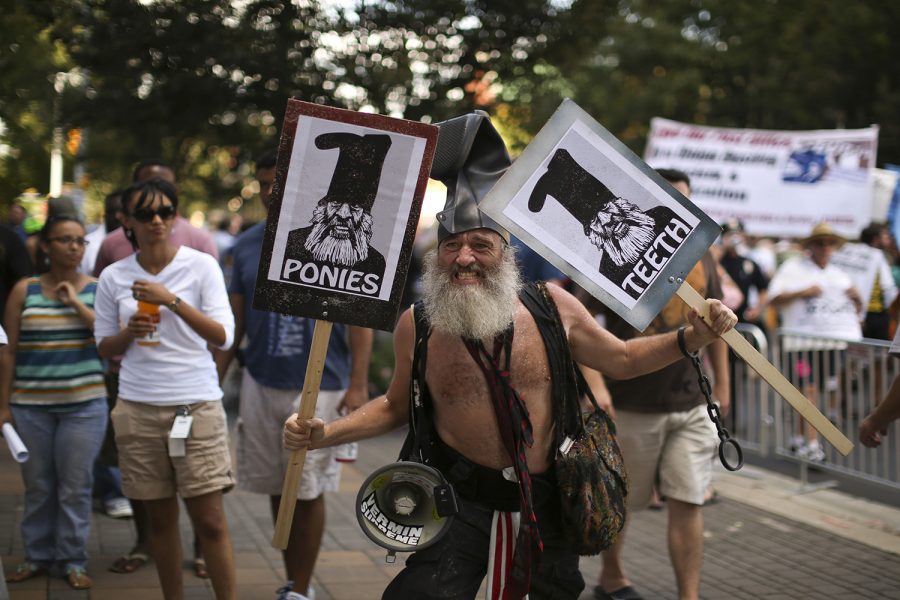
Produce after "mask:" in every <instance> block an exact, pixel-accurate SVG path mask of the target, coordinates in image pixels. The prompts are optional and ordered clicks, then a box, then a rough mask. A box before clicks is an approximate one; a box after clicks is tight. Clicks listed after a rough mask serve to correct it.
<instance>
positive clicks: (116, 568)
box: [109, 552, 150, 573]
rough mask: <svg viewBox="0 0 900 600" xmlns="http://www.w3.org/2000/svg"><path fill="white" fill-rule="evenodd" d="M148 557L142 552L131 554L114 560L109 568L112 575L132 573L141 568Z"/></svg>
mask: <svg viewBox="0 0 900 600" xmlns="http://www.w3.org/2000/svg"><path fill="white" fill-rule="evenodd" d="M148 560H150V557H149V556H148V555H147V554H145V553H143V552H131V553H129V554H125V555H123V556H120V557H119V558H117V559H116V562H114V563H113V564H112V566H111V567H110V568H109V570H110V571H112V572H113V573H134V572H135V571H137V570H138V569H140V568H141V567H143V566H144V565H145V564H146V563H147V561H148Z"/></svg>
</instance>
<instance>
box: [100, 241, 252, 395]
mask: <svg viewBox="0 0 900 600" xmlns="http://www.w3.org/2000/svg"><path fill="white" fill-rule="evenodd" d="M136 279H143V280H146V281H151V282H158V283H161V284H163V285H164V286H166V289H168V290H169V291H170V292H172V293H173V294H175V295H176V296H178V297H179V298H181V300H182V301H183V302H186V303H188V304H190V305H191V306H193V307H194V308H197V309H199V310H200V311H202V312H203V313H204V314H205V315H206V316H208V317H210V318H211V319H213V320H214V321H216V322H217V323H219V324H221V325H222V326H223V327H224V328H225V344H224V345H223V346H222V348H223V349H225V348H228V347H230V346H231V344H232V342H233V340H234V315H233V314H232V313H231V306H230V304H229V303H228V294H227V293H226V291H225V280H224V278H223V277H222V270H221V268H220V267H219V264H218V263H217V262H216V259H215V258H213V257H212V256H210V255H209V254H205V253H203V252H198V251H197V250H194V249H192V248H188V247H187V246H181V247H180V248H178V252H177V253H176V254H175V258H173V259H172V262H170V263H169V264H168V265H166V267H165V268H164V269H163V270H162V271H160V272H159V273H158V274H157V275H151V274H150V273H148V272H147V271H145V270H144V269H143V268H142V267H141V265H140V264H139V263H138V262H137V255H136V254H133V255H131V256H129V257H127V258H123V259H122V260H120V261H118V262H115V263H113V264H111V265H110V266H109V267H107V268H106V269H104V270H103V273H101V274H100V282H99V284H98V285H97V296H96V299H95V302H94V311H95V312H96V321H95V323H94V335H95V337H96V338H97V344H99V343H100V340H102V339H103V338H104V337H108V336H111V335H116V334H117V333H119V331H120V328H121V327H122V326H124V324H125V323H127V322H128V319H129V318H130V317H131V315H133V314H134V313H135V312H136V311H137V301H136V300H135V299H134V297H133V296H132V292H131V286H132V284H133V283H134V281H135V280H136ZM159 316H160V320H159V325H158V326H157V331H158V332H159V338H160V343H159V345H158V346H141V345H140V344H137V343H136V342H132V343H131V344H130V345H129V346H128V349H127V350H126V351H125V357H124V358H123V359H122V370H121V371H120V373H119V397H121V398H124V399H125V400H131V401H135V402H145V403H147V404H155V405H159V406H171V405H176V404H185V403H186V402H199V401H204V400H220V399H221V398H222V389H221V388H220V387H219V380H218V376H217V374H216V366H215V363H214V362H213V357H212V354H211V353H210V351H209V349H208V348H207V344H206V341H205V340H204V339H203V338H202V337H200V336H199V335H198V334H197V332H195V331H194V330H193V329H191V328H190V326H189V325H188V324H187V323H185V322H184V320H183V319H182V318H181V317H179V316H178V315H176V314H174V313H172V312H171V311H170V310H169V309H167V308H165V307H161V308H160V311H159Z"/></svg>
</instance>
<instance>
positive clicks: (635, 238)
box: [590, 199, 655, 267]
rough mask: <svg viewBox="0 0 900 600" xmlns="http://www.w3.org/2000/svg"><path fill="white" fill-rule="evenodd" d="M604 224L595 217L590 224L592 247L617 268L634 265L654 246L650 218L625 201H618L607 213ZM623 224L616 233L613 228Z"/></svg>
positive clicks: (599, 218)
mask: <svg viewBox="0 0 900 600" xmlns="http://www.w3.org/2000/svg"><path fill="white" fill-rule="evenodd" d="M605 212H606V214H605V219H603V220H606V224H603V220H601V214H603V213H602V212H601V213H597V216H596V217H594V221H593V222H592V223H591V231H590V240H591V243H592V244H594V245H595V246H597V247H598V248H600V249H601V250H603V251H604V253H605V254H606V255H607V256H609V258H610V259H611V260H612V261H613V262H614V263H615V264H616V265H618V266H620V267H621V266H622V265H624V264H631V263H634V262H637V260H638V259H639V258H640V257H641V254H642V253H643V252H644V250H646V249H647V247H648V246H649V245H650V244H652V243H653V238H654V232H653V227H654V225H655V223H654V221H653V217H651V216H649V215H647V214H645V213H644V212H642V211H641V209H639V208H638V207H637V206H635V205H634V204H632V203H630V202H628V201H627V200H622V199H619V200H618V201H616V202H615V203H613V204H612V205H610V206H609V207H608V208H607V209H606V211H605ZM620 223H624V227H623V228H621V229H620V230H619V231H617V230H616V226H617V225H619V224H620Z"/></svg>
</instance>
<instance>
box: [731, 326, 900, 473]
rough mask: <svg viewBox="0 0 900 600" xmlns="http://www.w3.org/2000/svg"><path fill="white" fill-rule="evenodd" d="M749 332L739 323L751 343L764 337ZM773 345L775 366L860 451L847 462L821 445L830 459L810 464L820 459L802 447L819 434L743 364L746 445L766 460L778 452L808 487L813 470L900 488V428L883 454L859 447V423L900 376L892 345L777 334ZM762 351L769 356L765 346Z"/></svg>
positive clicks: (894, 427)
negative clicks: (792, 464)
mask: <svg viewBox="0 0 900 600" xmlns="http://www.w3.org/2000/svg"><path fill="white" fill-rule="evenodd" d="M750 327H752V326H747V325H741V326H739V330H740V331H741V333H742V334H743V335H745V336H747V337H750V336H754V337H755V336H756V335H762V332H761V331H759V330H758V329H757V328H753V329H757V332H758V334H757V332H753V331H752V330H750V329H749V328H750ZM751 339H753V338H751ZM762 339H765V336H764V335H762ZM774 341H775V343H774V344H773V345H772V348H771V351H772V352H771V355H770V360H771V361H772V363H773V364H774V365H775V366H776V367H777V368H778V369H779V370H780V371H781V372H782V373H783V374H784V375H785V377H787V378H788V379H789V380H790V381H791V383H793V384H794V386H795V387H796V388H797V389H798V390H800V392H801V393H803V395H804V396H806V397H807V399H809V400H810V401H811V402H813V403H814V404H815V405H816V406H817V407H818V408H819V410H821V411H822V412H823V413H824V414H825V415H826V416H827V417H828V418H829V419H830V420H831V421H832V422H833V423H834V425H835V426H836V427H837V428H838V429H839V430H840V431H841V432H842V433H843V434H844V435H846V436H847V437H848V438H850V440H851V441H853V442H854V444H855V447H854V449H853V451H852V452H851V453H850V454H849V455H848V456H846V457H845V456H841V454H840V453H838V452H837V451H836V450H835V449H834V448H832V447H831V446H830V445H829V444H828V443H827V442H825V441H824V440H822V441H821V447H822V448H823V450H824V460H823V461H820V460H812V459H814V458H818V457H816V456H815V454H814V453H813V454H811V453H810V452H809V450H808V445H807V450H803V447H804V444H802V443H800V442H801V440H805V439H809V440H812V439H821V436H816V435H814V433H815V432H814V431H813V430H811V429H809V426H808V425H805V424H804V423H802V419H801V418H800V416H799V414H798V413H797V412H796V411H795V410H794V409H793V408H792V407H791V405H790V404H789V403H787V402H786V401H784V399H783V398H781V396H780V395H778V394H777V393H775V392H774V391H773V390H772V389H771V388H770V387H769V386H768V385H767V384H765V382H763V381H762V380H761V378H759V377H758V376H757V375H756V374H755V373H752V370H751V369H749V368H748V367H747V366H746V365H743V364H742V363H741V364H737V365H735V369H734V371H733V372H734V376H735V384H734V386H733V389H734V390H735V393H734V399H733V406H734V409H735V425H734V431H735V433H736V437H738V439H739V440H740V442H741V444H742V445H744V446H746V447H747V448H749V449H751V450H757V451H758V452H760V453H761V454H763V455H766V454H768V453H769V452H774V453H775V455H777V456H779V457H781V458H783V459H786V460H791V461H795V462H797V464H798V465H799V466H800V467H801V480H802V482H803V483H804V485H805V484H806V471H807V468H808V467H809V466H810V465H813V464H815V465H816V466H817V467H818V468H820V469H823V470H827V471H831V472H835V473H842V474H845V475H850V476H853V477H858V478H860V479H864V480H867V481H870V482H874V483H879V484H884V485H888V486H891V487H896V488H900V422H897V421H895V422H894V423H892V424H891V425H890V426H889V429H888V435H887V437H886V438H885V439H884V441H883V442H882V444H881V446H880V447H879V448H877V449H869V448H866V447H865V446H863V445H862V444H860V443H859V442H858V435H857V433H858V430H859V424H860V421H861V420H862V419H863V418H864V417H865V416H866V415H867V414H869V412H871V410H872V409H873V408H874V407H875V406H876V404H877V403H878V402H880V401H882V400H883V399H884V397H885V395H886V394H887V392H888V390H889V389H890V385H891V382H892V381H893V380H894V378H895V377H897V376H898V374H900V361H898V360H896V359H892V358H890V357H889V356H888V348H889V346H890V344H889V343H888V342H884V341H881V340H869V339H865V340H862V341H860V342H846V341H843V340H837V339H834V338H829V337H827V336H812V335H808V334H798V333H795V332H791V331H788V330H778V331H777V332H776V335H775V340H774ZM757 347H758V348H759V349H760V352H761V353H762V354H763V355H766V352H765V351H763V349H762V347H760V346H759V345H758V346H757ZM738 362H739V363H740V361H738ZM741 367H743V368H741ZM769 424H771V427H770V426H769ZM769 432H771V433H772V435H771V436H770V437H769ZM809 432H811V433H809ZM798 436H799V437H798Z"/></svg>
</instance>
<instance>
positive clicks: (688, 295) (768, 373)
mask: <svg viewBox="0 0 900 600" xmlns="http://www.w3.org/2000/svg"><path fill="white" fill-rule="evenodd" d="M676 293H677V294H678V297H679V298H681V299H682V300H684V302H685V304H687V305H688V306H690V307H691V308H693V309H694V310H695V311H697V313H698V314H699V315H700V316H701V317H703V318H704V319H705V320H707V321H708V320H709V307H708V305H707V304H706V300H705V299H704V298H703V296H701V295H700V294H699V293H697V290H695V289H694V288H692V287H691V286H690V284H688V283H687V282H684V283H682V284H681V287H679V288H678V291H677V292H676ZM722 339H723V340H725V343H727V344H728V345H729V346H730V347H731V349H732V350H734V352H735V354H737V355H738V356H740V357H741V358H743V359H744V360H745V361H746V362H747V364H748V365H750V366H751V367H753V370H755V371H756V372H757V373H759V375H760V376H761V377H762V378H763V379H765V380H766V382H768V384H769V385H771V386H772V387H773V388H774V389H775V391H776V392H778V393H779V394H781V396H782V397H783V398H784V399H785V400H787V401H788V402H789V403H790V405H791V406H793V407H794V410H796V411H797V412H798V413H800V416H802V417H803V418H804V419H806V422H807V423H809V424H810V425H812V426H813V427H814V428H815V430H816V431H818V432H819V433H821V434H822V437H824V438H825V439H826V440H828V441H829V442H830V443H831V445H832V446H834V447H835V448H836V449H837V451H838V452H840V453H841V454H843V455H844V456H847V455H848V454H850V451H851V450H852V449H853V442H851V441H850V440H849V439H847V436H845V435H844V434H843V433H841V431H840V430H839V429H838V428H837V427H835V426H834V424H833V423H832V422H831V421H829V420H828V419H827V418H826V417H825V415H823V414H822V412H821V411H820V410H819V409H818V408H816V406H815V404H813V403H812V402H810V401H809V400H808V399H807V398H806V396H804V395H803V394H801V393H800V392H799V390H797V388H795V387H794V386H793V385H792V384H791V382H790V381H788V380H787V378H785V376H784V375H782V374H781V372H780V371H778V369H776V368H775V367H774V366H773V365H772V363H770V362H769V361H768V360H766V358H765V357H764V356H763V355H762V354H760V353H759V352H758V351H757V350H756V348H754V347H753V346H752V345H751V344H750V342H748V341H747V340H746V339H745V338H744V336H742V335H741V334H740V333H738V332H737V331H735V330H734V329H732V330H730V331H728V332H727V333H726V334H725V335H723V336H722Z"/></svg>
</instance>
